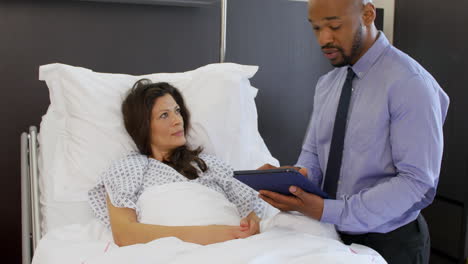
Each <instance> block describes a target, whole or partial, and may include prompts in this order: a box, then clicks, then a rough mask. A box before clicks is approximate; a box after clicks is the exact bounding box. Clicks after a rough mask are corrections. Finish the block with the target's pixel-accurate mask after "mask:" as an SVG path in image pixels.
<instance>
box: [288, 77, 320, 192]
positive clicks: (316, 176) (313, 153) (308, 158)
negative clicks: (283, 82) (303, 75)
mask: <svg viewBox="0 0 468 264" xmlns="http://www.w3.org/2000/svg"><path fill="white" fill-rule="evenodd" d="M321 79H322V78H321ZM321 79H320V80H319V81H318V83H317V88H316V90H318V89H319V87H320V83H321ZM319 103H320V102H317V100H315V99H314V110H313V112H312V117H311V120H310V124H309V128H308V130H307V134H306V137H305V141H304V144H303V146H302V151H301V154H300V155H299V159H298V161H297V163H296V165H295V166H296V167H302V168H306V169H307V178H308V179H309V180H310V181H312V182H313V183H314V184H315V185H317V186H319V187H320V186H321V184H322V179H323V173H322V169H321V168H320V163H319V159H318V154H317V145H316V142H317V141H316V136H315V135H316V132H315V131H316V128H317V126H318V120H317V117H318V112H319Z"/></svg>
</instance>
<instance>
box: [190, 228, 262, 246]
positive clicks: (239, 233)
mask: <svg viewBox="0 0 468 264" xmlns="http://www.w3.org/2000/svg"><path fill="white" fill-rule="evenodd" d="M206 228H207V230H206V231H207V233H206V235H205V239H204V240H205V241H200V242H201V243H199V244H202V245H209V244H214V243H220V242H224V241H228V240H233V239H239V238H247V237H250V236H252V235H255V234H258V230H260V228H257V229H255V228H245V227H241V226H227V225H210V226H207V227H206ZM256 230H257V231H256Z"/></svg>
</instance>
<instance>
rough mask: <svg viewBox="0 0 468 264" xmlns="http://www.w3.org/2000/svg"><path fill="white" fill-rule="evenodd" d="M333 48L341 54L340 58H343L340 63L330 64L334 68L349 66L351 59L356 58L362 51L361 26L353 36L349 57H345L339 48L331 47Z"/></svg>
mask: <svg viewBox="0 0 468 264" xmlns="http://www.w3.org/2000/svg"><path fill="white" fill-rule="evenodd" d="M333 48H336V49H337V50H338V52H339V53H340V54H341V57H342V58H343V60H342V61H340V62H338V63H336V64H333V63H332V65H333V66H334V67H337V68H338V67H344V66H348V65H351V62H352V61H353V59H354V58H356V57H357V56H358V55H359V53H360V52H361V50H362V26H361V25H359V28H358V30H357V31H356V34H354V39H353V46H352V47H351V54H350V55H349V56H346V54H345V53H344V50H343V48H341V47H333Z"/></svg>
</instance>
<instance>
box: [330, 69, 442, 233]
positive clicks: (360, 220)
mask: <svg viewBox="0 0 468 264" xmlns="http://www.w3.org/2000/svg"><path fill="white" fill-rule="evenodd" d="M388 105H389V111H390V138H389V140H390V144H391V147H392V158H393V162H394V166H395V167H396V170H397V175H396V176H395V177H391V178H386V179H384V180H382V181H381V182H379V183H378V184H376V185H375V186H373V187H371V188H368V189H364V190H362V191H360V192H359V193H357V194H355V195H351V196H345V197H344V199H343V200H325V203H324V211H323V216H322V219H321V221H323V222H328V223H332V224H335V225H337V227H338V228H339V229H340V230H342V231H349V232H369V231H370V230H373V229H375V228H377V227H379V226H381V225H383V224H385V223H387V222H389V221H392V220H394V219H397V218H398V217H400V216H401V215H403V214H405V213H407V212H415V211H419V210H421V209H422V208H424V207H426V206H427V205H429V204H430V203H431V202H432V201H433V199H434V196H435V193H436V188H437V184H438V179H439V172H440V166H441V159H442V150H443V131H442V126H443V123H444V121H445V114H446V111H447V107H448V97H447V96H446V95H445V93H443V92H441V89H440V87H438V85H436V83H435V81H432V80H430V79H427V78H425V77H423V76H421V75H415V76H412V77H411V78H409V79H406V80H402V81H400V82H397V83H395V84H394V85H393V86H392V88H391V89H390V91H389V102H388Z"/></svg>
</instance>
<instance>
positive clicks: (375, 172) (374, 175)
mask: <svg viewBox="0 0 468 264" xmlns="http://www.w3.org/2000/svg"><path fill="white" fill-rule="evenodd" d="M375 17H376V10H375V7H374V5H373V4H372V1H371V0H309V10H308V19H309V21H310V23H311V25H312V28H313V31H314V33H315V36H316V38H317V41H318V42H319V45H320V46H321V48H322V51H323V53H324V55H325V57H327V58H328V59H329V60H330V62H331V64H332V65H333V66H334V67H336V68H335V69H334V70H332V71H331V72H329V73H328V74H326V75H325V76H323V77H321V78H320V80H319V81H318V83H317V86H316V90H315V98H314V110H313V114H312V119H311V126H310V129H309V131H308V132H307V136H306V140H305V143H304V145H303V148H302V152H301V154H300V156H299V160H298V162H297V164H296V166H297V167H300V168H301V172H303V174H306V175H307V177H308V178H309V179H310V180H311V181H313V182H314V183H315V184H317V185H319V186H323V189H324V190H325V191H326V192H327V193H328V194H329V195H330V196H331V197H332V198H331V199H322V198H320V197H318V196H316V195H314V194H310V193H306V192H304V191H303V190H301V189H300V188H298V187H295V186H291V187H290V191H291V193H293V194H294V196H284V195H281V194H278V193H273V192H270V191H260V197H261V198H262V199H264V200H265V201H267V202H268V203H270V204H271V205H273V206H275V207H277V208H278V209H280V210H283V211H299V212H302V213H303V214H305V215H307V216H309V217H311V218H313V219H317V220H320V221H322V222H326V223H332V224H335V225H336V228H337V229H338V231H339V232H340V235H341V237H342V239H343V241H344V242H345V243H346V244H351V243H358V244H363V245H366V246H369V247H371V248H373V249H375V250H376V251H378V252H379V253H380V254H381V255H382V256H383V257H384V258H385V259H386V260H387V261H388V262H389V263H398V264H403V263H428V260H429V251H430V238H429V233H428V229H427V224H426V223H425V221H424V218H423V217H422V216H421V214H420V211H421V210H422V209H423V208H425V207H426V206H428V205H429V204H430V203H431V202H432V201H433V199H434V197H435V193H436V188H437V183H438V179H439V172H440V165H441V158H442V151H443V132H442V126H443V123H444V121H445V117H446V114H447V109H448V105H449V98H448V96H447V95H446V94H445V93H444V91H443V90H442V89H441V87H440V86H439V85H438V83H437V82H436V81H435V79H434V78H433V77H432V76H431V75H430V74H429V73H428V72H427V71H426V70H425V69H424V68H423V67H422V66H421V65H419V64H418V63H417V62H416V61H414V60H413V59H411V58H410V57H409V56H408V55H406V54H404V53H403V52H401V51H400V50H398V49H396V48H395V47H393V46H392V45H391V44H390V43H389V41H388V40H387V38H386V37H385V35H384V33H383V32H379V31H378V30H377V29H376V27H375V25H374V20H375ZM268 168H273V167H272V166H269V165H265V166H263V167H262V168H260V169H268Z"/></svg>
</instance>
